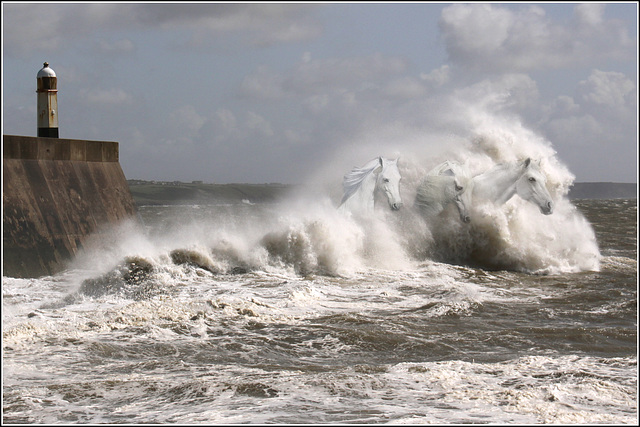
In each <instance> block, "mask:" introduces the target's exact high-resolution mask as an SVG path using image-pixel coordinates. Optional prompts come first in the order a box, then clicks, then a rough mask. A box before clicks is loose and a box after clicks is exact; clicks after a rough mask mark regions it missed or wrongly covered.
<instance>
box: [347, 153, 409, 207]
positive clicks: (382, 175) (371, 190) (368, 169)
mask: <svg viewBox="0 0 640 427" xmlns="http://www.w3.org/2000/svg"><path fill="white" fill-rule="evenodd" d="M400 179H401V176H400V171H399V170H398V159H395V160H389V159H385V158H383V157H377V158H375V159H373V160H371V161H369V162H368V163H367V164H366V165H364V166H362V167H360V168H358V167H356V168H353V169H352V170H351V172H349V173H347V174H346V175H345V176H344V178H343V180H342V187H343V190H344V194H343V196H342V201H341V202H340V206H339V209H340V210H344V211H350V212H352V213H353V212H359V213H364V212H373V209H374V203H375V192H376V191H382V192H383V193H384V195H385V196H386V197H387V201H388V203H389V207H390V208H391V209H392V210H398V209H400V208H401V207H402V198H401V197H400Z"/></svg>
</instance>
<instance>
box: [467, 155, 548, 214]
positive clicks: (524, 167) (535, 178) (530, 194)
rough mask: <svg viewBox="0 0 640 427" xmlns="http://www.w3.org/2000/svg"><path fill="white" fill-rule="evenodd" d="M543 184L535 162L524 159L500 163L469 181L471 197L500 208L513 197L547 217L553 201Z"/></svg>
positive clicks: (542, 176) (543, 177) (538, 162)
mask: <svg viewBox="0 0 640 427" xmlns="http://www.w3.org/2000/svg"><path fill="white" fill-rule="evenodd" d="M546 182H547V179H546V177H545V176H544V174H543V173H542V171H541V170H540V161H539V160H538V161H532V160H531V159H530V158H528V159H526V160H524V161H522V162H512V163H500V164H497V165H495V166H494V167H493V168H491V169H489V170H488V171H486V172H484V173H482V174H480V175H477V176H475V177H474V178H473V183H474V188H473V196H474V199H484V200H489V201H492V202H493V203H495V204H497V205H502V204H504V203H506V202H507V201H509V199H511V198H512V197H513V196H514V195H516V194H517V195H518V196H520V197H522V198H523V199H524V200H527V201H529V202H531V203H533V204H535V205H537V206H538V208H540V212H542V213H543V214H545V215H550V214H552V213H553V201H552V200H551V195H550V194H549V192H548V191H547V187H546Z"/></svg>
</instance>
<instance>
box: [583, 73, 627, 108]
mask: <svg viewBox="0 0 640 427" xmlns="http://www.w3.org/2000/svg"><path fill="white" fill-rule="evenodd" d="M580 89H581V91H582V98H583V99H584V101H585V102H587V103H591V104H595V105H600V106H603V107H605V108H611V107H613V108H616V109H626V108H630V107H633V106H634V105H635V104H636V102H637V99H636V91H635V89H636V85H635V84H634V83H633V82H632V81H631V80H630V79H628V78H627V77H626V76H625V75H624V74H622V73H617V72H605V71H600V70H594V71H593V72H592V73H591V75H590V76H589V78H588V79H587V80H585V81H581V82H580Z"/></svg>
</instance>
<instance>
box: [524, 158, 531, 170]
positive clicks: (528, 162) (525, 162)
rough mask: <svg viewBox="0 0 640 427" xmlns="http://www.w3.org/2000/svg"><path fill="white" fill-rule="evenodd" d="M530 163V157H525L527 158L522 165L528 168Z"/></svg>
mask: <svg viewBox="0 0 640 427" xmlns="http://www.w3.org/2000/svg"><path fill="white" fill-rule="evenodd" d="M530 164H531V157H527V160H525V161H524V167H525V168H528V167H529V165H530Z"/></svg>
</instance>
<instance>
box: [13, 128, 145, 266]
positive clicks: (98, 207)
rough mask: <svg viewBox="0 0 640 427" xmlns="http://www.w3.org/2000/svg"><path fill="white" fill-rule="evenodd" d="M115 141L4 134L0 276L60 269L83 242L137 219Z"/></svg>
mask: <svg viewBox="0 0 640 427" xmlns="http://www.w3.org/2000/svg"><path fill="white" fill-rule="evenodd" d="M118 158H119V156H118V143H117V142H108V141H82V140H69V139H57V138H34V137H25V136H14V135H3V162H2V164H3V171H2V202H3V216H2V225H3V230H2V231H3V233H2V243H3V254H2V255H3V259H2V262H3V272H2V274H3V276H9V277H40V276H43V275H50V274H55V273H58V272H60V271H62V270H63V269H64V268H65V267H66V266H67V263H68V262H69V261H70V260H71V259H73V257H74V255H76V254H77V252H78V250H79V249H80V248H81V247H82V245H83V243H84V242H86V240H87V238H89V236H95V235H96V234H97V233H102V232H105V231H104V230H105V229H106V228H105V225H107V224H116V223H118V222H120V221H123V220H125V219H131V218H134V219H135V218H137V209H136V205H135V202H134V200H133V197H132V196H131V193H130V191H129V187H128V185H127V181H126V178H125V176H124V173H123V172H122V168H121V167H120V163H119V162H118Z"/></svg>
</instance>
